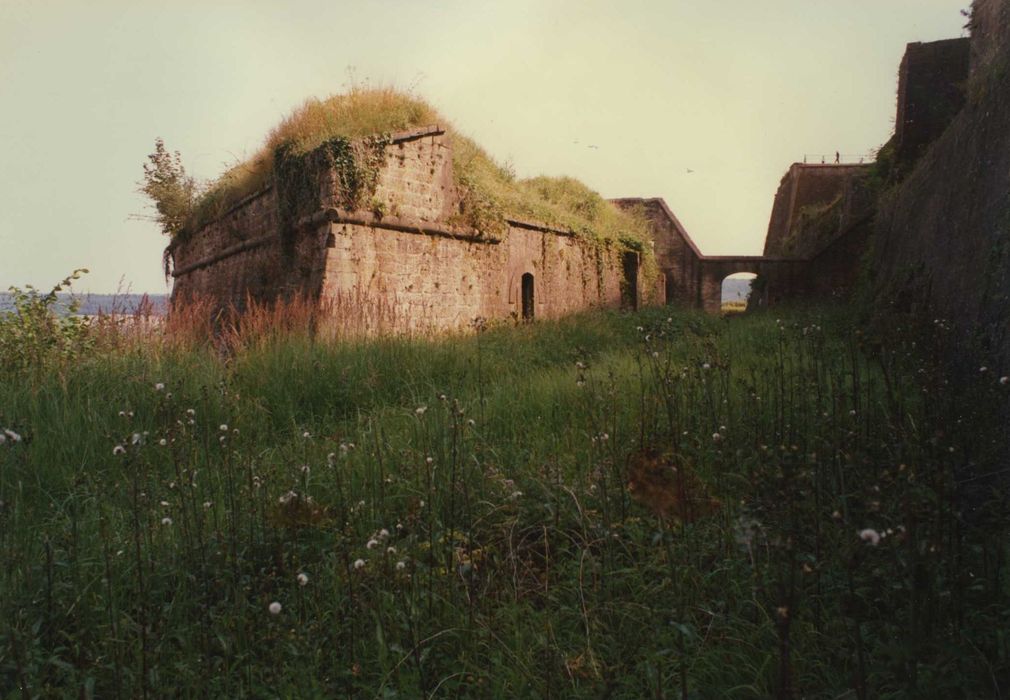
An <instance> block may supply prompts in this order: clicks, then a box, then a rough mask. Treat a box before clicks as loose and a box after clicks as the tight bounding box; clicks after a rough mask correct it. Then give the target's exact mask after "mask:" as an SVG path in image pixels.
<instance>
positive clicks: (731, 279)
mask: <svg viewBox="0 0 1010 700" xmlns="http://www.w3.org/2000/svg"><path fill="white" fill-rule="evenodd" d="M755 279H757V274H756V273H754V272H734V273H733V274H731V275H727V276H726V277H724V278H723V280H722V293H721V297H720V303H721V306H722V312H723V313H724V314H725V313H740V312H743V311H746V310H747V309H748V308H750V306H749V303H748V300H749V298H750V295H751V289H752V286H751V285H752V283H753V282H754V280H755ZM755 301H756V300H755Z"/></svg>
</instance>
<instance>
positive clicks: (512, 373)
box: [0, 310, 1010, 698]
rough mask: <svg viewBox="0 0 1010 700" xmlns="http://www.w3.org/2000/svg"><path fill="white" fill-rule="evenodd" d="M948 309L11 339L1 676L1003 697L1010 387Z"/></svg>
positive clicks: (106, 690)
mask: <svg viewBox="0 0 1010 700" xmlns="http://www.w3.org/2000/svg"><path fill="white" fill-rule="evenodd" d="M944 332H945V326H944V324H942V323H937V324H934V325H933V326H931V327H929V328H927V329H911V328H898V327H892V328H890V329H889V332H888V336H887V338H886V339H884V340H882V339H879V338H871V337H868V336H867V335H866V334H864V332H862V331H861V330H860V329H859V328H858V327H857V326H856V325H855V323H854V321H853V320H852V319H850V318H849V317H847V316H846V315H844V314H841V313H839V312H830V313H829V312H813V311H805V312H799V311H797V312H792V313H787V314H785V315H783V316H781V317H780V318H775V317H773V316H767V315H752V314H744V315H737V316H734V317H732V318H725V319H719V318H713V317H706V316H702V315H699V314H694V313H680V312H678V313H670V312H668V311H666V310H650V311H643V312H640V313H638V314H634V315H630V314H616V313H596V314H588V315H583V316H578V317H574V318H571V319H568V320H565V321H560V322H544V323H537V324H533V325H524V326H519V327H498V328H491V329H488V330H484V331H482V332H478V333H472V334H469V335H461V336H453V337H448V338H441V339H374V340H369V341H367V342H365V341H360V342H352V341H347V342H344V343H340V344H333V343H328V344H324V343H317V342H313V340H312V338H311V337H310V335H309V334H308V333H305V332H301V333H299V332H289V333H284V334H267V335H263V336H262V337H256V338H248V339H247V340H246V342H244V343H242V344H241V346H240V347H239V346H237V345H236V346H234V347H235V348H238V349H233V351H232V352H227V353H221V352H219V351H218V350H215V348H213V347H211V346H210V345H209V344H199V343H196V342H180V343H160V342H157V341H156V339H155V338H154V337H150V338H146V339H141V340H137V339H133V340H132V341H130V342H125V341H124V342H104V343H103V342H97V341H96V342H94V343H92V344H89V345H88V348H89V349H88V351H87V352H85V353H83V354H76V355H73V356H72V359H71V360H68V361H64V360H62V359H61V357H62V356H51V355H44V354H41V355H39V356H38V358H37V360H36V364H37V363H39V362H44V363H45V364H44V367H43V368H42V370H40V369H39V367H38V366H35V367H34V369H32V368H31V367H28V366H27V365H25V364H24V363H22V364H20V365H16V366H15V365H14V364H12V365H10V366H9V367H8V368H7V369H5V370H2V371H3V374H0V430H2V429H7V430H8V431H9V432H8V433H6V434H5V440H4V442H3V444H0V561H2V562H3V566H2V567H0V620H2V622H0V697H36V696H43V697H63V696H74V697H96V698H114V697H162V696H182V697H360V698H394V697H398V698H420V697H439V698H441V697H452V698H485V697H500V698H526V697H530V698H533V697H555V698H581V697H585V698H601V697H610V698H645V697H650V698H681V697H687V698H764V697H804V698H843V697H852V698H871V697H874V698H878V697H880V698H884V697H886V698H930V697H935V698H959V697H963V698H969V697H971V698H977V697H998V696H999V694H1000V693H1003V694H1005V693H1007V692H1008V690H1010V648H1008V634H1007V630H1010V600H1008V594H1010V590H1008V585H1007V580H1006V573H1005V571H1004V569H1005V563H1006V556H1007V532H1006V522H1007V519H1006V496H1005V494H1006V491H1005V489H1004V488H1002V487H1001V482H1000V480H999V477H998V476H995V475H993V474H992V472H997V471H999V465H998V462H997V461H996V460H997V456H996V454H997V452H996V449H997V443H996V440H997V439H998V438H1000V437H1001V435H1002V431H1003V430H1004V429H1005V421H1006V417H1007V395H1008V391H1010V386H1007V382H1006V381H1003V382H1001V380H1000V377H998V376H996V374H995V373H993V372H990V371H979V372H976V373H974V374H973V375H972V378H971V380H970V381H968V382H966V383H962V382H948V380H947V375H946V374H945V372H946V370H944V369H943V367H942V365H941V364H940V363H939V361H938V359H937V357H938V355H937V352H936V347H937V344H939V343H941V342H942V341H943V336H944ZM80 342H84V341H80ZM8 347H9V346H8ZM29 364H30V363H29ZM15 438H19V439H15Z"/></svg>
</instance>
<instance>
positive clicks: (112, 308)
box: [0, 292, 168, 316]
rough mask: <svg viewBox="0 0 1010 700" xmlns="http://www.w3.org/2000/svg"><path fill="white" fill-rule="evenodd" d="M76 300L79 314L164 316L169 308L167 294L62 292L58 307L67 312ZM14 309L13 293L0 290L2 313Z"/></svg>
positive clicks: (0, 310) (0, 311)
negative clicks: (144, 314)
mask: <svg viewBox="0 0 1010 700" xmlns="http://www.w3.org/2000/svg"><path fill="white" fill-rule="evenodd" d="M74 300H76V301H77V302H78V303H79V307H78V309H77V315H78V316H97V315H98V314H133V313H150V314H153V315H156V316H162V315H164V313H165V310H166V309H167V308H168V295H167V294H60V295H59V301H58V302H57V304H56V308H57V309H58V310H59V311H60V312H62V313H64V314H66V313H68V310H69V308H70V305H71V303H72V302H73V301H74ZM13 309H14V300H13V299H12V298H11V295H10V294H8V293H7V292H0V313H2V312H4V311H12V310H13Z"/></svg>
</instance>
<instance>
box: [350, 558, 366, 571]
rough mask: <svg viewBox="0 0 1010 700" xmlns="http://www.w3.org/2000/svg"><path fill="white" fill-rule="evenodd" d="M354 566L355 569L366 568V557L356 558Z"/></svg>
mask: <svg viewBox="0 0 1010 700" xmlns="http://www.w3.org/2000/svg"><path fill="white" fill-rule="evenodd" d="M352 566H354V569H355V570H358V569H364V568H365V560H364V559H355V560H354V564H353V565H352Z"/></svg>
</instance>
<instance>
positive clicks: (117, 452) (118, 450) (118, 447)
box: [112, 445, 126, 456]
mask: <svg viewBox="0 0 1010 700" xmlns="http://www.w3.org/2000/svg"><path fill="white" fill-rule="evenodd" d="M112 454H113V455H116V456H118V455H125V454H126V448H125V447H123V446H122V445H116V446H115V447H113V448H112Z"/></svg>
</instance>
